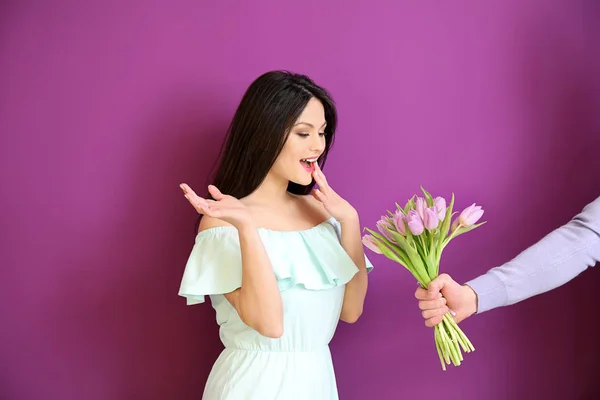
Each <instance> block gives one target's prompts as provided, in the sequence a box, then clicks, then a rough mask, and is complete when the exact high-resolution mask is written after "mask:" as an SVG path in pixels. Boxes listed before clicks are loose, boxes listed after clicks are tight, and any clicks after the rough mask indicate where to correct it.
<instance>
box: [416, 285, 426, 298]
mask: <svg viewBox="0 0 600 400" xmlns="http://www.w3.org/2000/svg"><path fill="white" fill-rule="evenodd" d="M415 297H416V298H417V299H418V300H427V299H428V298H429V297H428V292H427V289H423V288H422V287H419V288H417V290H416V291H415Z"/></svg>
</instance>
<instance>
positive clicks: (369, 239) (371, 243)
mask: <svg viewBox="0 0 600 400" xmlns="http://www.w3.org/2000/svg"><path fill="white" fill-rule="evenodd" d="M362 243H363V244H364V245H365V247H366V248H367V249H369V250H371V251H372V252H373V253H377V254H383V253H382V251H381V250H379V246H377V243H375V239H374V238H373V236H371V235H364V236H363V237H362Z"/></svg>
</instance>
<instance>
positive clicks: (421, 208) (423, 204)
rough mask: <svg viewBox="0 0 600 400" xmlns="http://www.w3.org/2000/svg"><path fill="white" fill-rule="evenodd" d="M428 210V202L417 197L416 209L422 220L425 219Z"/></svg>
mask: <svg viewBox="0 0 600 400" xmlns="http://www.w3.org/2000/svg"><path fill="white" fill-rule="evenodd" d="M426 208H427V201H426V200H425V199H424V198H422V197H417V200H416V201H415V209H416V210H417V214H419V217H421V220H423V219H424V218H425V209H426Z"/></svg>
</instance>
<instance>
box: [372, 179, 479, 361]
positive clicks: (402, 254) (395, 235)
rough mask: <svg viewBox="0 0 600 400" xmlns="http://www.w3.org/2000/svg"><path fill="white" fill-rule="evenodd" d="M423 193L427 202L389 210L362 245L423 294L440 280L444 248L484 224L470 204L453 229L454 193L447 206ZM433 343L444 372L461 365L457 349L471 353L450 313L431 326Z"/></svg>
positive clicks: (417, 199)
mask: <svg viewBox="0 0 600 400" xmlns="http://www.w3.org/2000/svg"><path fill="white" fill-rule="evenodd" d="M421 190H422V191H423V194H424V196H425V197H418V196H416V195H414V196H413V197H412V198H411V199H410V200H408V202H407V203H406V205H405V206H404V207H400V206H399V205H398V203H396V207H397V210H396V211H395V212H393V213H392V212H391V211H389V210H388V211H387V213H388V215H387V216H383V217H381V219H380V220H379V221H377V224H376V225H377V230H378V231H379V232H375V231H373V230H371V229H369V228H365V230H367V231H368V232H369V234H366V235H364V236H363V238H362V241H363V244H364V245H365V247H367V248H368V249H369V250H371V251H373V252H375V253H377V254H383V255H384V256H386V257H387V258H389V259H390V260H393V261H395V262H397V263H398V264H400V265H402V266H404V268H406V269H407V270H408V271H409V272H410V273H411V274H412V275H413V276H414V277H415V278H416V279H417V281H418V282H419V284H420V285H421V287H423V288H425V289H426V288H427V286H428V285H429V282H431V281H432V280H433V279H435V278H436V277H437V276H438V273H439V266H440V258H441V257H442V252H443V251H444V248H445V247H446V246H447V245H448V243H449V242H450V241H451V240H452V239H454V238H456V237H457V236H459V235H462V234H463V233H466V232H469V231H471V230H473V229H475V228H477V227H479V226H481V225H483V224H484V223H485V222H482V223H479V224H477V223H476V222H477V221H478V220H479V219H480V218H481V216H482V215H483V210H482V209H481V207H480V206H476V205H475V204H473V205H471V206H469V207H467V208H466V209H464V210H463V211H462V212H461V213H460V214H459V216H458V217H457V218H456V219H455V220H454V221H453V222H452V224H451V223H450V221H451V219H452V218H453V217H454V215H455V214H456V213H454V212H453V211H452V208H453V206H454V194H452V199H451V200H450V204H449V205H448V206H447V207H446V200H445V199H444V198H443V197H436V198H435V199H434V198H433V197H432V196H431V195H430V194H429V193H428V192H427V191H426V190H425V189H423V187H421ZM434 339H435V345H436V348H437V351H438V355H439V357H440V362H441V364H442V369H443V370H444V371H445V370H446V364H448V365H449V364H450V362H452V363H453V364H454V365H455V366H459V365H460V363H461V361H462V360H463V357H462V352H461V347H462V349H463V351H464V352H466V353H470V352H471V351H474V350H475V348H474V347H473V345H472V344H471V342H470V341H469V339H468V338H467V336H466V335H465V334H464V333H463V331H462V330H461V329H460V328H459V327H458V325H457V324H456V322H455V321H454V318H453V317H452V314H451V313H450V312H448V313H446V314H445V315H444V317H443V319H442V322H441V323H440V324H438V325H436V326H435V328H434Z"/></svg>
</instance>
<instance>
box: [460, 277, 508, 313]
mask: <svg viewBox="0 0 600 400" xmlns="http://www.w3.org/2000/svg"><path fill="white" fill-rule="evenodd" d="M465 284H466V285H468V286H470V287H471V289H473V290H474V291H475V293H477V314H481V313H482V312H485V311H489V310H491V309H493V308H497V307H503V306H505V305H506V304H507V303H508V291H507V289H506V285H504V282H502V280H501V279H500V278H498V276H497V275H496V274H494V273H493V272H491V271H488V272H487V273H485V274H483V275H481V276H478V277H477V278H475V279H473V280H470V281H468V282H467V283H465Z"/></svg>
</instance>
